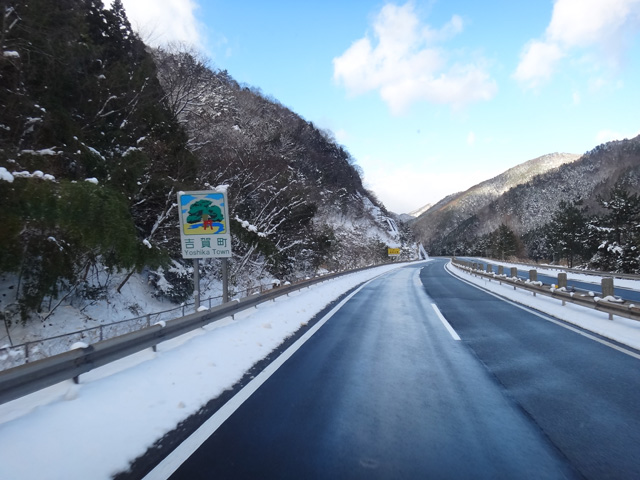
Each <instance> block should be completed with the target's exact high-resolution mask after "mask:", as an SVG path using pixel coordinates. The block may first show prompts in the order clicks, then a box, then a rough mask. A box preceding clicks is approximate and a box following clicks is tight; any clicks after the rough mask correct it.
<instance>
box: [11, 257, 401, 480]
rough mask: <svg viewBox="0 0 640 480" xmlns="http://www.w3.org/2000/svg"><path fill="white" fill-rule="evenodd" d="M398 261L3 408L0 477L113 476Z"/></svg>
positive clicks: (264, 306) (308, 291) (218, 324)
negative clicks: (329, 308)
mask: <svg viewBox="0 0 640 480" xmlns="http://www.w3.org/2000/svg"><path fill="white" fill-rule="evenodd" d="M401 266H402V264H393V265H385V266H382V267H377V268H373V269H369V270H365V271H362V272H357V273H353V274H349V275H345V276H343V277H339V278H337V279H334V280H329V281H327V282H323V283H320V284H317V285H313V286H311V287H310V288H306V289H303V290H301V291H298V292H296V293H293V294H291V295H290V296H289V297H281V298H278V299H276V301H275V302H267V303H264V304H261V305H259V306H258V308H256V309H251V310H249V311H247V312H245V313H244V314H242V315H241V317H242V318H241V319H238V320H236V321H230V320H229V321H227V320H223V321H221V322H216V323H215V324H212V325H210V326H208V327H205V328H203V329H199V330H197V331H194V332H191V333H189V334H186V336H183V337H180V338H178V339H174V340H171V341H168V342H165V343H162V344H160V345H159V346H158V352H157V353H153V352H151V351H150V350H147V351H144V352H140V353H139V354H136V355H132V356H130V357H127V358H125V359H122V360H120V361H119V362H114V364H110V365H107V366H105V367H102V368H100V369H96V370H94V371H92V372H89V373H88V374H85V375H83V376H82V377H81V379H80V384H79V385H75V384H74V383H73V382H72V381H70V380H69V381H67V382H63V383H61V384H58V385H54V386H53V387H50V388H48V389H45V391H42V392H36V393H34V394H32V395H28V396H26V397H23V398H21V399H17V400H14V401H12V402H9V403H6V404H4V405H0V452H2V461H1V462H0V478H7V479H8V478H20V479H25V480H28V479H41V478H47V479H52V480H53V479H61V480H62V479H65V480H66V479H69V478H91V479H108V478H111V477H112V475H113V474H115V473H117V472H119V471H123V470H126V469H127V468H128V466H129V463H130V462H131V461H132V460H134V459H135V458H136V457H138V456H140V455H142V454H143V453H145V451H146V450H147V448H148V447H149V446H151V445H152V444H153V443H154V442H155V441H156V440H158V439H159V438H161V437H162V436H163V435H164V434H166V433H167V432H169V431H171V430H173V428H175V426H176V425H177V424H178V423H179V422H180V421H182V420H184V419H186V418H187V417H189V416H190V415H192V414H194V413H196V412H197V411H198V410H199V409H200V408H201V407H202V406H203V405H204V404H206V403H207V402H208V401H209V400H211V399H213V398H215V397H217V396H219V395H220V394H221V393H222V392H223V391H224V390H226V389H228V388H230V387H231V386H232V385H234V384H235V383H236V382H237V381H238V380H240V379H241V378H242V376H243V375H244V373H245V372H246V371H248V370H249V369H250V368H251V367H252V366H253V365H254V364H255V363H256V362H258V361H260V360H261V359H263V358H264V357H266V356H267V355H268V354H269V353H270V352H271V351H273V350H274V349H275V348H277V347H278V346H279V345H280V344H281V343H282V341H283V340H284V339H285V338H286V337H288V336H290V335H291V334H293V333H294V332H296V331H297V330H298V329H299V328H300V327H301V326H302V325H305V324H306V323H307V322H309V321H310V320H311V319H312V318H313V317H314V316H315V315H316V314H317V313H318V312H319V311H321V310H322V309H323V308H324V307H325V306H327V305H328V304H329V303H331V301H333V300H335V299H337V298H338V297H340V295H342V294H343V293H345V292H347V291H348V290H350V289H351V288H353V287H355V286H357V285H359V284H361V283H363V282H365V281H368V280H370V279H372V278H374V277H376V276H378V275H381V274H383V273H386V272H388V271H390V270H393V269H396V268H399V267H401ZM236 318H239V317H236Z"/></svg>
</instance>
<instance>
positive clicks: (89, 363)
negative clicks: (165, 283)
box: [0, 265, 379, 404]
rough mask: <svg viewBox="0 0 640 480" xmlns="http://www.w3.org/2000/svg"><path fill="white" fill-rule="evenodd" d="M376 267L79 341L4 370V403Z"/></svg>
mask: <svg viewBox="0 0 640 480" xmlns="http://www.w3.org/2000/svg"><path fill="white" fill-rule="evenodd" d="M375 266H379V265H375ZM375 266H371V267H364V268H359V269H355V270H349V271H344V272H339V273H334V274H329V275H325V276H322V277H316V278H313V279H309V280H304V281H302V282H299V283H296V284H293V285H288V286H284V287H278V288H276V289H273V290H269V291H267V292H265V293H261V294H255V295H251V296H249V297H245V298H243V299H241V300H233V301H231V302H228V303H225V304H222V305H219V306H217V307H214V308H212V309H210V310H206V311H203V312H198V313H193V314H191V315H187V316H185V317H181V318H176V319H174V320H167V321H164V322H159V323H156V324H154V325H151V326H150V327H147V328H143V329H142V330H138V331H135V332H131V333H127V334H125V335H122V336H119V337H115V338H111V339H108V340H103V341H100V342H97V343H95V344H92V345H84V344H78V345H77V347H78V348H74V349H72V350H70V351H68V352H65V353H61V354H58V355H54V356H51V357H48V358H44V359H42V360H37V361H35V362H32V363H26V364H24V365H20V366H18V367H14V368H10V369H8V370H4V371H2V372H0V404H2V403H6V402H9V401H11V400H14V399H16V398H20V397H22V396H24V395H28V394H29V393H33V392H36V391H38V390H41V389H43V388H46V387H50V386H52V385H55V384H56V383H59V382H62V381H64V380H69V379H74V381H76V382H77V381H78V378H79V376H80V375H82V374H83V373H87V372H89V371H91V370H93V369H94V368H98V367H101V366H104V365H106V364H108V363H110V362H113V361H115V360H119V359H121V358H124V357H126V356H128V355H132V354H134V353H137V352H140V351H142V350H144V349H147V348H154V349H155V347H156V345H158V344H159V343H161V342H164V341H166V340H170V339H172V338H175V337H178V336H180V335H183V334H185V333H188V332H190V331H192V330H196V329H198V328H200V327H203V326H205V325H208V324H210V323H213V322H215V321H217V320H221V319H223V318H227V317H233V315H235V314H237V313H239V312H241V311H243V310H246V309H248V308H251V307H255V306H257V305H258V304H260V303H263V302H267V301H270V300H274V299H276V298H277V297H280V296H283V295H288V294H290V293H292V292H295V291H297V290H301V289H303V288H307V287H310V286H311V285H314V284H316V283H320V282H323V281H326V280H330V279H333V278H337V277H340V276H342V275H346V274H349V273H355V272H359V271H362V270H366V269H368V268H373V267H375Z"/></svg>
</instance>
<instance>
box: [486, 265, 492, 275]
mask: <svg viewBox="0 0 640 480" xmlns="http://www.w3.org/2000/svg"><path fill="white" fill-rule="evenodd" d="M487 273H493V265H491V264H490V263H487Z"/></svg>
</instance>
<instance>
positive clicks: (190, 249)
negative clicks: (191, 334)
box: [178, 189, 231, 309]
mask: <svg viewBox="0 0 640 480" xmlns="http://www.w3.org/2000/svg"><path fill="white" fill-rule="evenodd" d="M178 208H179V215H180V242H181V246H182V248H181V249H182V258H184V259H191V260H193V266H194V275H193V283H194V290H195V292H194V293H195V301H196V309H198V308H199V307H200V275H199V265H198V259H200V258H222V262H223V269H222V274H223V275H222V285H223V301H224V302H227V301H228V300H229V299H228V272H227V268H226V267H227V265H226V263H227V259H228V258H230V257H231V229H230V225H229V202H228V199H227V191H226V189H218V190H199V191H191V192H178Z"/></svg>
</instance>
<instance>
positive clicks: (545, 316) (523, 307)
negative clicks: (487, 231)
mask: <svg viewBox="0 0 640 480" xmlns="http://www.w3.org/2000/svg"><path fill="white" fill-rule="evenodd" d="M450 263H451V262H449V263H447V264H445V266H444V267H445V268H444V269H445V271H446V272H447V273H448V274H449V275H451V276H452V277H455V278H457V279H458V280H460V281H461V282H464V283H467V284H469V285H471V286H472V287H476V288H478V289H480V290H482V291H484V292H486V293H488V294H489V295H493V296H494V297H496V298H499V299H500V300H502V301H504V302H507V303H510V304H511V305H513V306H514V307H518V308H519V309H521V310H525V311H527V312H529V313H532V314H533V315H536V316H537V317H540V318H542V319H543V320H546V321H547V322H551V323H555V324H556V325H559V326H561V327H563V328H566V329H567V330H571V331H572V332H575V333H577V334H579V335H582V336H583V337H587V338H589V339H591V340H594V341H596V342H598V343H601V344H602V345H606V346H607V347H610V348H613V349H614V350H618V351H619V352H622V353H626V354H627V355H629V356H630V357H633V358H637V359H639V360H640V355H638V354H637V353H635V352H632V351H630V350H627V349H626V348H624V347H620V346H619V345H616V344H615V343H611V342H609V341H607V340H604V339H602V338H599V337H596V336H595V335H591V334H589V333H587V332H585V331H583V330H580V329H578V328H575V327H572V326H571V325H568V324H567V323H564V322H565V320H556V319H555V318H554V317H553V315H551V314H550V313H546V312H538V311H536V310H535V309H534V308H533V307H529V306H526V305H521V304H519V303H517V302H516V301H514V300H511V299H509V298H506V297H503V296H502V295H500V294H498V293H495V292H492V291H491V290H487V289H486V288H483V287H481V286H480V285H476V284H475V283H472V282H469V281H468V280H466V279H465V278H463V277H460V276H458V275H456V274H455V273H453V272H452V271H451V270H449V269H448V268H447V267H448V266H449V264H450ZM577 306H578V307H580V306H581V305H577ZM629 348H632V347H629Z"/></svg>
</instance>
